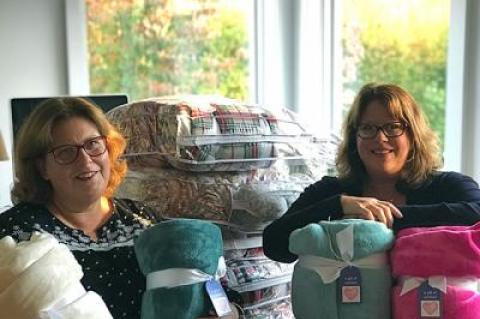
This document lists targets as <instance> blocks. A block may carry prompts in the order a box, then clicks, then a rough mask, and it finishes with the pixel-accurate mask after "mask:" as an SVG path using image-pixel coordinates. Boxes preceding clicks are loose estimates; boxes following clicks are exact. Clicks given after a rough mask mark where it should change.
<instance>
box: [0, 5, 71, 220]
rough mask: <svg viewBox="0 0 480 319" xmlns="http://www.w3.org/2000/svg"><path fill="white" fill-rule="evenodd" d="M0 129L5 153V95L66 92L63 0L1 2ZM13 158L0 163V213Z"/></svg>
mask: <svg viewBox="0 0 480 319" xmlns="http://www.w3.org/2000/svg"><path fill="white" fill-rule="evenodd" d="M0 43H2V49H1V50H0V74H1V82H0V83H1V84H0V129H1V131H2V134H3V136H4V138H5V142H6V144H7V148H9V149H8V152H9V154H10V157H11V155H12V148H11V145H12V133H11V130H12V128H11V113H10V99H11V98H14V97H35V96H50V95H64V94H66V93H67V90H68V83H67V80H68V79H67V61H66V59H67V58H66V56H67V54H66V41H65V2H64V0H42V1H38V0H2V1H0ZM12 182H13V173H12V162H11V161H8V162H0V211H3V210H4V209H5V206H8V205H11V202H10V189H11V185H12Z"/></svg>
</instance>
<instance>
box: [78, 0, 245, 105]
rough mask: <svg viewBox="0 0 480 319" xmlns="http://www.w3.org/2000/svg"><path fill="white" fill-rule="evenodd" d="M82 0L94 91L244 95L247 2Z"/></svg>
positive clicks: (133, 95)
mask: <svg viewBox="0 0 480 319" xmlns="http://www.w3.org/2000/svg"><path fill="white" fill-rule="evenodd" d="M86 4H87V5H86V8H87V30H88V49H89V71H90V88H91V92H92V93H114V92H125V93H127V94H128V95H129V97H130V99H131V100H135V99H141V98H147V97H152V96H161V95H171V94H220V95H224V96H228V97H233V98H239V99H244V100H247V99H248V98H249V88H248V83H249V74H248V71H249V65H248V64H249V59H248V58H249V53H248V50H249V34H248V30H249V26H248V23H250V21H251V18H250V13H249V12H250V11H249V8H250V6H252V3H251V1H232V0H203V1H200V0H199V1H187V0H150V1H149V0H143V1H140V0H115V1H113V0H112V1H98V0H86Z"/></svg>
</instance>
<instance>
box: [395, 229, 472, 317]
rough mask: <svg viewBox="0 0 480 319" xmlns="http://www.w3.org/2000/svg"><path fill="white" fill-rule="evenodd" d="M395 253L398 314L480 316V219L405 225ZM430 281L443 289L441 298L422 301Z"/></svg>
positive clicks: (399, 236)
mask: <svg viewBox="0 0 480 319" xmlns="http://www.w3.org/2000/svg"><path fill="white" fill-rule="evenodd" d="M390 257H391V266H392V273H393V276H394V277H395V278H396V279H397V284H396V286H395V287H394V288H393V291H392V309H393V318H394V319H416V318H419V319H420V318H424V317H426V318H440V316H441V318H442V319H471V318H480V294H479V283H480V280H479V279H480V224H476V225H473V226H441V227H429V228H420V227H415V228H408V229H404V230H402V231H400V232H399V233H398V235H397V239H396V242H395V244H394V247H393V249H392V251H391V255H390ZM425 282H426V283H427V284H428V287H429V289H430V288H432V287H433V288H436V289H438V290H439V292H440V294H441V301H440V302H439V303H437V302H436V301H435V302H431V301H426V302H425V303H424V304H421V303H420V300H419V291H420V289H421V288H420V287H421V285H425ZM421 312H423V317H421ZM436 315H439V316H436Z"/></svg>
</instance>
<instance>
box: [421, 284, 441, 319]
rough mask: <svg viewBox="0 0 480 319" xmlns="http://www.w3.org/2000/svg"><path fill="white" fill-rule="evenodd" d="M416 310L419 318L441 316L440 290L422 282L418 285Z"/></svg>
mask: <svg viewBox="0 0 480 319" xmlns="http://www.w3.org/2000/svg"><path fill="white" fill-rule="evenodd" d="M418 310H419V311H418V312H419V313H420V318H441V317H442V292H441V291H440V290H439V289H437V288H433V287H431V286H430V285H428V283H427V282H423V283H422V284H421V285H420V287H418Z"/></svg>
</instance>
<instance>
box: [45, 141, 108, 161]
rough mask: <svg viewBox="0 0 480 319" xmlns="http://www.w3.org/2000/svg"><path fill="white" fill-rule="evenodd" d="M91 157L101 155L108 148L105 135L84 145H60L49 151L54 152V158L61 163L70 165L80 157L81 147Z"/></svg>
mask: <svg viewBox="0 0 480 319" xmlns="http://www.w3.org/2000/svg"><path fill="white" fill-rule="evenodd" d="M81 148H83V150H84V151H85V153H87V154H88V155H89V156H91V157H95V156H100V155H102V154H103V153H105V152H106V150H107V139H106V138H105V136H97V137H94V138H91V139H89V140H87V141H85V143H83V144H82V145H68V144H67V145H60V146H57V147H54V148H52V149H51V150H50V151H49V152H48V153H52V154H53V159H54V160H55V162H57V163H58V164H60V165H68V164H71V163H73V162H75V160H76V159H77V158H78V153H79V152H80V149H81Z"/></svg>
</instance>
